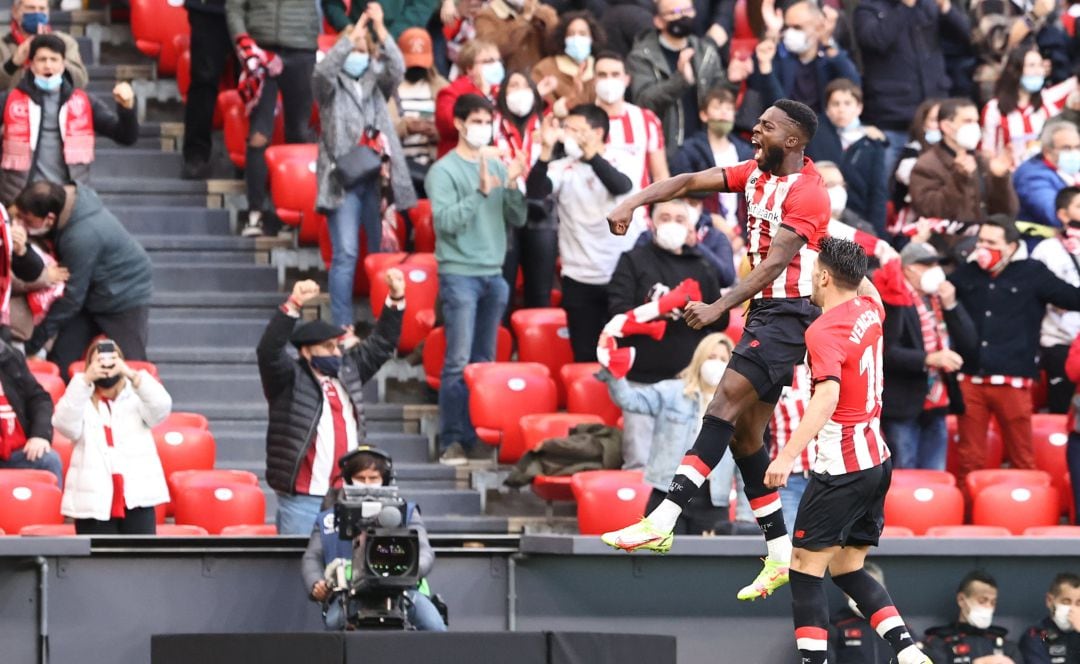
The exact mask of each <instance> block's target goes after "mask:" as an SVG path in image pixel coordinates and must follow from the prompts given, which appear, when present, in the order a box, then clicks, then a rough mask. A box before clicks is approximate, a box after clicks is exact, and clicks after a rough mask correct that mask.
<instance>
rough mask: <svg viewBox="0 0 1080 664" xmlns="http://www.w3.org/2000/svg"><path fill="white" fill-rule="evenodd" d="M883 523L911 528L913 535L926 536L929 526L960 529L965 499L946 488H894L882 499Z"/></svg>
mask: <svg viewBox="0 0 1080 664" xmlns="http://www.w3.org/2000/svg"><path fill="white" fill-rule="evenodd" d="M885 523H887V524H888V525H891V526H902V527H905V528H910V529H911V531H912V532H913V533H915V534H916V535H925V534H926V531H927V529H929V528H930V527H931V526H958V525H961V524H962V523H964V496H963V494H962V493H961V492H960V489H958V488H956V487H954V486H949V485H947V484H935V485H931V486H926V485H924V486H897V485H893V486H892V487H891V488H890V489H889V493H888V494H886V496H885Z"/></svg>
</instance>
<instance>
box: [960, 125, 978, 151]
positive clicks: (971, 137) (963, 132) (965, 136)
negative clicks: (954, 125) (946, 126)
mask: <svg viewBox="0 0 1080 664" xmlns="http://www.w3.org/2000/svg"><path fill="white" fill-rule="evenodd" d="M981 140H982V128H980V127H979V123H978V122H969V123H967V124H966V125H964V126H962V127H960V128H959V129H957V130H956V144H957V145H959V146H960V147H962V148H963V149H965V150H974V149H975V148H977V147H979V141H981Z"/></svg>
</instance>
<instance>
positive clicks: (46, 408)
mask: <svg viewBox="0 0 1080 664" xmlns="http://www.w3.org/2000/svg"><path fill="white" fill-rule="evenodd" d="M0 385H3V386H4V396H6V397H7V400H8V403H9V404H11V409H12V410H14V411H15V417H17V418H19V424H20V425H22V429H23V432H24V433H25V434H26V437H27V438H28V439H29V438H44V439H45V440H48V441H52V437H53V428H52V416H53V404H52V399H51V398H50V397H49V393H48V392H46V391H45V389H44V388H43V387H41V385H39V384H38V382H37V380H36V379H35V378H34V374H32V373H30V368H29V367H28V366H26V360H25V359H24V358H23V356H22V354H20V353H19V352H18V351H17V350H15V349H14V348H12V347H11V346H9V345H8V344H7V343H5V342H3V341H0Z"/></svg>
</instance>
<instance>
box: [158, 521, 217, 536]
mask: <svg viewBox="0 0 1080 664" xmlns="http://www.w3.org/2000/svg"><path fill="white" fill-rule="evenodd" d="M157 534H158V536H159V537H206V536H207V535H209V534H210V533H209V532H207V530H206V528H202V527H200V526H193V525H191V524H182V523H159V524H158V525H157Z"/></svg>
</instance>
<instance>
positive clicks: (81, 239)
mask: <svg viewBox="0 0 1080 664" xmlns="http://www.w3.org/2000/svg"><path fill="white" fill-rule="evenodd" d="M15 218H16V220H17V221H18V223H19V224H21V225H23V226H25V227H26V232H27V233H28V234H29V235H31V236H33V237H37V238H41V239H43V240H48V241H49V242H51V243H52V246H53V247H54V248H55V251H56V259H57V261H58V262H59V263H60V264H61V265H63V266H64V267H66V268H67V269H68V271H69V272H70V276H69V278H68V280H67V283H66V284H65V286H64V296H63V297H62V298H60V299H59V300H57V301H56V302H54V303H53V304H52V306H51V307H50V308H49V313H48V315H46V316H45V320H44V321H42V322H41V324H39V325H38V326H37V327H36V328H34V336H33V337H31V339H30V340H29V341H27V342H26V354H27V355H36V354H37V353H38V352H39V351H40V350H41V349H42V348H44V347H45V345H46V344H47V343H48V342H50V341H52V349H51V350H50V351H49V359H50V360H52V361H53V362H55V363H56V364H57V365H59V367H60V372H61V375H64V376H66V375H67V367H68V365H70V364H71V363H72V362H74V361H76V360H78V359H79V358H81V357H82V355H83V352H84V351H85V350H86V347H87V345H88V344H89V343H90V341H91V340H92V339H93V338H94V337H96V336H98V335H100V334H105V335H106V336H108V337H109V338H111V339H115V340H116V343H117V344H118V345H119V346H120V347H121V348H123V349H124V355H125V357H127V359H129V360H145V359H146V344H147V338H148V336H149V317H150V296H151V294H152V293H153V273H152V270H151V266H150V257H149V256H147V255H146V252H145V251H144V250H143V248H142V246H141V245H139V243H138V241H137V240H135V238H133V237H132V236H131V235H130V234H129V233H128V232H127V230H126V229H125V228H124V226H123V225H122V224H121V223H120V222H119V220H117V218H116V217H114V216H113V214H112V213H111V212H109V211H108V210H107V209H105V206H104V205H103V204H102V203H101V199H100V198H98V195H97V193H95V192H94V190H93V189H90V188H89V187H84V186H81V185H64V186H60V185H58V184H54V183H52V182H45V181H40V182H35V183H33V184H31V185H29V186H28V187H27V188H26V189H24V190H23V191H22V193H20V194H19V195H18V196H17V197H16V198H15Z"/></svg>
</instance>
